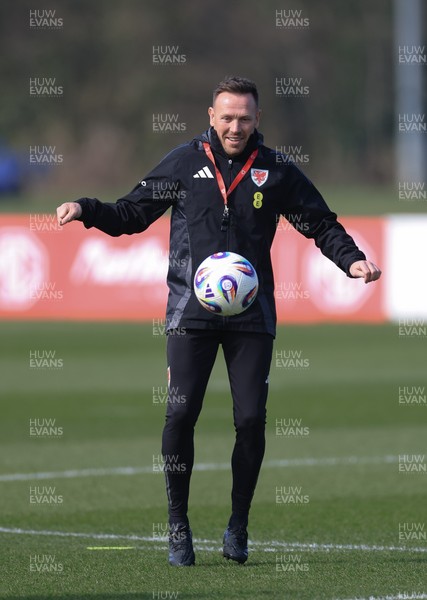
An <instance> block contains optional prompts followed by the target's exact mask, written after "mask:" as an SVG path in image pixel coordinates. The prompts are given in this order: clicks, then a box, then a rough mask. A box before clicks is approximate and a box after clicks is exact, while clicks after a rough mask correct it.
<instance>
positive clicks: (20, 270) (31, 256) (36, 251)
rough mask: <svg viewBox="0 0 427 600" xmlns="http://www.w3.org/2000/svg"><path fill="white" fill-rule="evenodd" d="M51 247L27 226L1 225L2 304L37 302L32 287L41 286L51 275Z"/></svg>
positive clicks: (11, 306) (17, 306)
mask: <svg viewBox="0 0 427 600" xmlns="http://www.w3.org/2000/svg"><path fill="white" fill-rule="evenodd" d="M48 272H49V259H48V254H47V251H46V249H45V247H44V245H43V244H41V243H40V242H39V240H38V239H37V237H36V236H35V235H34V234H32V233H31V232H29V231H28V229H26V228H24V227H2V228H0V307H1V308H2V309H4V310H17V311H19V310H27V309H28V308H30V307H31V306H32V305H33V304H35V303H36V302H37V295H36V294H31V291H32V290H37V289H39V288H41V287H42V286H43V285H44V284H45V282H46V281H48V279H49V276H48Z"/></svg>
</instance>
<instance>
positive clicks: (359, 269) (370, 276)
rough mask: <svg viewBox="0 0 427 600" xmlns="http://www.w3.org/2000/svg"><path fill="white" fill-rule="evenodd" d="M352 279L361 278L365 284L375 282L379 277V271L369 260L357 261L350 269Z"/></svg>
mask: <svg viewBox="0 0 427 600" xmlns="http://www.w3.org/2000/svg"><path fill="white" fill-rule="evenodd" d="M350 274H351V275H352V276H353V277H363V279H364V281H365V283H369V282H370V281H376V280H377V279H379V278H380V277H381V269H379V268H378V267H377V265H375V264H374V263H373V262H371V261H369V260H357V261H356V262H354V263H353V264H352V265H351V267H350Z"/></svg>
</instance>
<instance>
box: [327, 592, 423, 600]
mask: <svg viewBox="0 0 427 600" xmlns="http://www.w3.org/2000/svg"><path fill="white" fill-rule="evenodd" d="M335 600H336V599H335ZM347 600H427V593H425V592H402V593H399V594H397V596H389V595H387V596H369V598H351V599H350V598H348V599H347Z"/></svg>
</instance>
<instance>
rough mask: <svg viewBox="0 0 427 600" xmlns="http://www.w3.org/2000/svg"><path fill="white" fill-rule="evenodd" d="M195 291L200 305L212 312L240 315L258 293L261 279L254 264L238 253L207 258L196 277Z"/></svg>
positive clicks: (217, 253) (225, 315)
mask: <svg viewBox="0 0 427 600" xmlns="http://www.w3.org/2000/svg"><path fill="white" fill-rule="evenodd" d="M194 292H195V294H196V297H197V300H198V301H199V302H200V304H201V305H202V306H203V307H204V308H206V310H208V311H209V312H211V313H215V314H217V315H219V316H224V317H231V316H233V315H239V314H240V313H242V312H243V311H245V310H246V309H247V308H249V307H250V305H251V304H252V303H253V301H254V300H255V298H256V295H257V293H258V276H257V274H256V271H255V269H254V267H253V266H252V265H251V263H250V262H249V261H248V260H246V258H244V257H243V256H240V254H236V253H235V252H216V253H215V254H212V255H211V256H208V257H207V258H206V259H205V260H204V261H203V262H202V263H201V264H200V265H199V267H198V269H197V271H196V274H195V276H194Z"/></svg>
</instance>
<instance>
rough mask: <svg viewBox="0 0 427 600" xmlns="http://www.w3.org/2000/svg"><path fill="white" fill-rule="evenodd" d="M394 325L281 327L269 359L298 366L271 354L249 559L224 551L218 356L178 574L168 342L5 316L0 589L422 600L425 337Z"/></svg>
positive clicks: (21, 593)
mask: <svg viewBox="0 0 427 600" xmlns="http://www.w3.org/2000/svg"><path fill="white" fill-rule="evenodd" d="M398 329H399V328H398V325H393V324H389V325H381V326H368V325H363V326H362V325H321V326H305V327H302V326H299V327H298V326H282V327H281V328H280V329H279V332H278V336H277V339H276V342H275V351H276V352H277V353H278V354H277V357H280V356H281V357H284V356H289V355H290V353H292V352H293V353H294V356H297V355H298V356H299V357H300V358H301V359H302V361H300V363H299V366H295V364H292V361H290V362H288V363H287V366H283V365H284V364H286V361H285V362H284V363H283V362H282V361H281V360H278V361H277V362H276V354H275V355H274V358H273V364H272V369H271V377H270V380H271V383H270V397H269V403H268V423H267V451H266V456H265V460H264V466H263V469H262V471H261V475H260V478H259V483H258V488H257V491H256V494H255V498H254V502H253V507H252V511H251V518H250V526H249V535H250V553H249V560H248V562H247V563H246V565H244V566H240V565H237V564H234V563H231V562H227V561H225V560H224V559H223V558H222V556H221V553H220V549H221V541H222V534H223V530H224V527H225V525H226V523H227V519H228V517H229V510H230V480H231V476H230V469H229V466H228V465H229V462H230V455H231V449H232V445H233V437H234V431H233V426H232V418H231V401H230V394H229V389H228V381H227V378H226V373H225V368H224V365H223V359H222V355H221V354H219V356H218V359H217V364H216V365H215V369H214V372H213V374H212V377H211V381H210V384H209V388H208V392H207V395H206V398H205V405H204V409H203V411H202V414H201V417H200V420H199V423H198V425H197V430H196V463H197V465H198V469H197V470H196V471H195V472H194V474H193V479H192V488H191V498H190V506H191V508H190V520H191V525H192V529H193V535H194V538H195V540H196V542H195V546H196V566H195V567H192V568H190V569H188V568H187V569H176V568H175V569H174V568H172V567H169V565H168V564H167V550H166V546H167V545H166V543H165V541H164V539H163V538H164V528H165V527H166V520H167V513H166V498H165V491H164V481H163V474H162V473H159V472H153V460H155V459H153V456H154V457H156V456H158V455H159V454H160V439H161V431H162V426H163V421H164V409H165V406H164V402H163V400H164V398H163V396H164V393H163V390H164V389H165V386H166V376H165V374H166V373H165V372H166V363H165V339H164V337H162V336H157V335H153V327H152V326H151V324H129V323H114V324H104V323H98V324H94V323H86V324H83V323H22V322H21V323H14V322H10V323H2V324H1V330H2V333H1V340H2V343H1V349H0V352H1V379H0V394H1V406H2V411H1V412H2V417H1V425H0V427H1V429H0V444H1V461H2V468H1V473H0V475H1V477H0V490H1V492H0V493H1V505H2V510H1V518H0V527H1V529H0V539H1V543H0V564H1V573H2V574H1V581H0V597H1V598H2V599H8V600H12V599H18V598H20V599H24V598H25V599H32V600H42V599H54V598H57V599H64V600H143V599H157V598H178V599H179V600H185V599H190V600H204V599H218V600H219V599H221V600H234V599H236V600H237V599H245V600H246V599H257V600H261V599H276V598H277V599H284V600H288V599H289V600H313V599H334V600H344V599H345V600H347V599H354V598H370V597H372V598H375V599H377V598H401V597H402V598H404V597H408V598H427V541H426V533H427V501H426V484H427V473H426V472H425V469H426V463H427V425H426V417H427V405H426V401H425V397H426V379H427V377H426V349H427V338H426V337H425V336H424V335H423V334H422V332H421V331H420V335H416V336H412V337H410V338H409V337H408V338H405V337H402V336H399V331H398ZM280 353H282V354H280ZM298 353H299V354H298ZM37 356H38V357H40V356H44V357H45V358H46V357H48V358H46V360H47V363H44V365H43V364H42V363H40V362H39V363H37V362H34V360H33V362H32V363H31V362H30V361H31V359H32V357H33V358H34V357H36V358H37ZM37 360H41V359H40V358H38V359H37ZM42 362H43V361H42ZM37 364H38V365H39V366H37ZM31 365H33V366H31ZM194 368H195V369H196V368H197V365H195V367H194ZM162 388H163V390H162ZM30 419H32V420H34V419H37V420H38V421H36V423H38V424H39V425H35V426H34V425H31V423H30ZM32 423H34V421H32ZM40 424H44V425H43V426H45V427H52V428H53V429H51V430H49V431H48V432H47V433H49V435H42V433H43V431H42V430H40V429H37V427H40V426H41V425H40ZM31 427H35V428H36V429H31ZM46 431H47V430H45V431H44V433H46ZM402 457H403V458H402ZM414 457H416V458H414ZM399 460H400V462H399ZM414 460H415V462H411V461H414ZM402 461H403V468H402ZM405 465H406V467H405ZM413 465H415V466H413ZM123 467H126V468H127V469H123ZM409 468H410V470H407V469H409ZM405 469H406V470H405ZM282 496H283V498H285V500H284V499H283V498H282ZM37 499H38V500H37ZM40 500H42V501H40ZM159 538H160V539H159ZM94 548H95V549H94Z"/></svg>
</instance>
